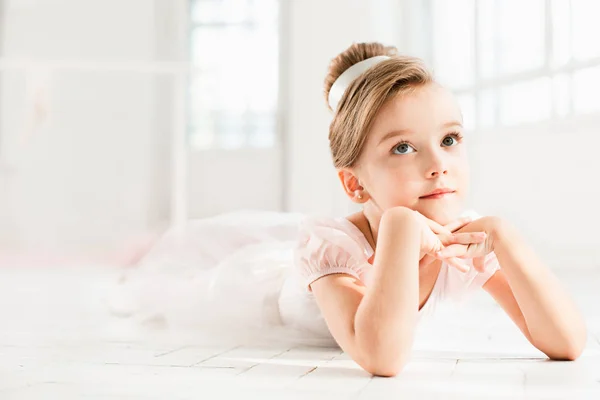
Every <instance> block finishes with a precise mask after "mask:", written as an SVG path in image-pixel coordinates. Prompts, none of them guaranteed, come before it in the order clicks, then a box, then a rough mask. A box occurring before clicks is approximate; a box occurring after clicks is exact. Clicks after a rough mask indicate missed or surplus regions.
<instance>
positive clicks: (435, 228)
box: [423, 217, 452, 236]
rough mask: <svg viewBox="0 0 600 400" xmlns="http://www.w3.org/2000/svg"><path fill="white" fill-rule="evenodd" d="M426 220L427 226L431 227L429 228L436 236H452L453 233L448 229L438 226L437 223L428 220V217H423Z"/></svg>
mask: <svg viewBox="0 0 600 400" xmlns="http://www.w3.org/2000/svg"><path fill="white" fill-rule="evenodd" d="M423 218H425V220H426V222H427V225H428V226H429V228H430V229H431V230H432V231H433V233H435V234H436V235H447V236H449V235H452V232H451V231H450V230H449V229H447V228H446V227H444V226H442V225H440V224H438V223H437V222H435V221H433V220H431V219H429V218H427V217H423Z"/></svg>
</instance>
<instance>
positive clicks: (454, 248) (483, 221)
mask: <svg viewBox="0 0 600 400" xmlns="http://www.w3.org/2000/svg"><path fill="white" fill-rule="evenodd" d="M501 223H502V221H501V220H500V219H499V218H497V217H483V218H480V219H478V220H475V221H473V222H471V223H468V224H466V225H464V226H462V227H461V228H460V229H459V231H458V232H459V234H461V233H472V232H484V233H485V234H486V236H485V240H483V241H481V242H478V243H472V244H470V245H468V246H464V245H457V244H450V245H448V246H446V247H445V248H443V249H442V250H440V251H439V252H437V253H436V256H437V257H441V258H447V257H452V258H459V259H468V258H472V259H473V266H474V267H475V269H476V270H478V271H480V272H483V270H484V263H485V257H486V256H487V255H488V254H489V253H491V252H492V251H494V239H495V237H496V232H498V229H499V226H500V224H501Z"/></svg>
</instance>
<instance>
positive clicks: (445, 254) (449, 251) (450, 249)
mask: <svg viewBox="0 0 600 400" xmlns="http://www.w3.org/2000/svg"><path fill="white" fill-rule="evenodd" d="M469 247H470V246H469V245H468V244H451V245H450V246H446V247H444V248H443V249H441V250H440V251H438V252H436V253H435V256H436V257H438V258H452V257H461V258H462V257H465V258H467V256H468V253H469Z"/></svg>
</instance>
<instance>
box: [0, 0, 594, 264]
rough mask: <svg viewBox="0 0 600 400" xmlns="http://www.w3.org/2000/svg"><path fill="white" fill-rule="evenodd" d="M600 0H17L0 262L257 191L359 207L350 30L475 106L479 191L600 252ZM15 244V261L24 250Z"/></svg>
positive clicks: (106, 236) (268, 203) (139, 228)
mask: <svg viewBox="0 0 600 400" xmlns="http://www.w3.org/2000/svg"><path fill="white" fill-rule="evenodd" d="M599 14H600V2H598V1H595V0H528V1H521V0H502V1H500V0H453V1H444V0H412V1H411V0H369V1H366V0H280V1H278V0H103V1H99V0H0V252H1V254H2V255H1V256H0V263H3V264H7V263H8V262H15V261H14V260H17V259H20V258H19V257H21V256H22V257H25V258H26V257H31V256H35V255H38V256H40V257H42V259H45V260H49V259H51V258H53V257H63V256H65V255H66V256H68V255H75V254H101V253H103V252H105V251H107V250H110V249H116V248H119V246H121V245H122V243H124V242H126V241H129V240H131V239H132V238H134V239H135V238H139V237H144V235H147V234H148V233H151V232H156V231H160V230H162V229H165V228H166V227H168V226H170V225H171V224H173V223H177V222H181V221H185V220H187V219H193V218H201V217H206V216H212V215H216V214H219V213H223V212H228V211H234V210H241V209H261V210H275V211H293V212H303V213H318V214H324V215H334V216H340V215H345V214H347V213H348V212H350V211H351V210H353V209H354V207H353V205H352V204H350V203H349V202H348V201H347V200H346V198H345V195H344V194H343V193H342V191H341V187H340V184H339V183H338V180H337V177H336V175H335V171H334V169H333V167H332V163H331V160H330V155H329V148H328V140H327V134H328V127H329V121H330V119H331V114H330V112H329V111H328V110H327V107H326V103H325V100H324V96H323V79H324V77H325V74H326V71H327V66H328V63H329V61H330V59H331V58H333V57H334V56H335V55H337V54H338V53H339V52H341V51H343V50H344V49H345V48H346V47H348V46H349V45H350V44H352V43H353V42H359V41H381V42H384V43H386V44H391V45H395V46H397V47H398V48H399V50H400V51H401V52H402V53H406V54H410V55H415V56H420V57H422V58H424V59H425V60H426V62H427V63H428V64H429V65H430V66H431V67H432V68H433V69H434V71H435V74H436V76H437V77H438V79H439V81H440V82H442V83H443V84H445V85H447V86H448V87H450V88H451V89H452V90H453V91H454V92H455V93H456V95H457V96H458V99H459V101H460V103H461V105H462V107H463V112H464V116H465V122H466V124H467V127H468V130H469V133H468V135H469V136H468V137H469V143H470V153H471V159H472V193H471V197H470V201H469V202H470V204H469V205H470V206H471V207H473V208H475V209H476V210H477V211H479V212H480V213H483V214H497V215H502V216H504V217H506V218H508V219H510V220H511V221H513V222H514V223H515V224H516V225H517V226H518V227H519V228H521V230H522V231H523V232H524V234H525V235H526V237H527V238H528V239H529V240H530V241H531V242H532V243H533V244H534V246H536V248H537V249H538V250H539V251H540V253H541V254H542V256H543V258H544V259H545V260H546V261H547V262H548V263H549V264H550V265H551V266H552V267H565V268H596V269H597V268H600V267H599V262H600V240H599V239H600V237H599V235H598V233H597V231H598V229H597V226H598V225H599V224H600V210H599V207H598V204H600V185H599V183H598V182H599V179H598V176H597V174H598V173H599V172H600V156H598V154H597V152H598V146H597V140H598V139H597V138H598V134H599V133H600V40H598V39H599V38H600V24H599V23H598V21H597V15H599ZM9 260H12V261H9Z"/></svg>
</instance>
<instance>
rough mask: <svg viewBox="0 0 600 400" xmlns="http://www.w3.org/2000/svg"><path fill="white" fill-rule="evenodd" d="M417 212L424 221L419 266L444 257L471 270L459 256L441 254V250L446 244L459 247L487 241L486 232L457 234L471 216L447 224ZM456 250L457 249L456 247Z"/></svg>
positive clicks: (450, 262) (461, 269)
mask: <svg viewBox="0 0 600 400" xmlns="http://www.w3.org/2000/svg"><path fill="white" fill-rule="evenodd" d="M416 214H417V215H418V216H419V218H421V220H422V221H423V222H424V225H425V226H424V229H423V232H422V236H421V253H420V257H419V259H420V260H419V268H422V267H425V266H427V265H429V264H431V263H432V262H433V261H434V260H435V259H444V260H445V261H446V262H447V263H448V264H449V265H452V266H453V267H455V268H457V269H458V270H460V271H462V272H466V271H468V270H469V267H468V266H466V265H465V264H464V262H463V261H461V260H459V258H458V257H452V256H450V257H444V256H439V255H438V254H440V251H443V250H444V248H445V247H446V246H449V245H454V246H458V247H459V248H467V247H468V246H472V245H474V244H478V243H481V242H483V241H485V236H486V235H485V233H483V232H464V233H458V234H455V233H454V232H456V231H457V230H459V229H461V228H463V227H465V226H466V225H467V224H469V223H471V221H472V219H471V218H469V217H465V218H459V219H457V220H455V221H452V222H450V223H448V224H446V225H445V226H442V225H440V224H438V223H437V222H435V221H433V220H431V219H429V218H427V217H425V216H424V215H422V214H420V213H418V212H416ZM454 251H457V250H456V248H455V250H454Z"/></svg>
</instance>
